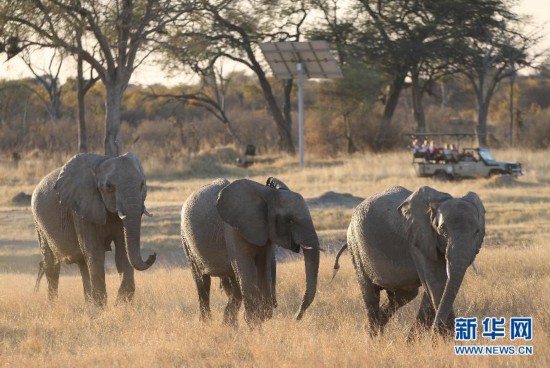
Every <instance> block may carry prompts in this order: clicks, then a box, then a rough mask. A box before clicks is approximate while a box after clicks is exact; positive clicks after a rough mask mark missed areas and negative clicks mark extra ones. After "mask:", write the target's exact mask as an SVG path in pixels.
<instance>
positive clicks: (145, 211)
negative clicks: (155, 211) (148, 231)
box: [143, 208, 153, 217]
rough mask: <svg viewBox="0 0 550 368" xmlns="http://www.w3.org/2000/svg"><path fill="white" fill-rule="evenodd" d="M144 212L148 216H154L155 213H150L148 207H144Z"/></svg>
mask: <svg viewBox="0 0 550 368" xmlns="http://www.w3.org/2000/svg"><path fill="white" fill-rule="evenodd" d="M143 214H144V215H145V216H147V217H153V215H152V214H150V213H149V211H147V208H144V209H143Z"/></svg>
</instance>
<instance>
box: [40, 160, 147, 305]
mask: <svg viewBox="0 0 550 368" xmlns="http://www.w3.org/2000/svg"><path fill="white" fill-rule="evenodd" d="M146 195H147V187H146V185H145V175H144V172H143V168H142V166H141V163H140V161H139V158H138V157H137V156H136V155H135V154H134V153H131V152H129V153H126V154H125V155H123V156H119V157H109V156H101V155H96V154H91V153H85V154H79V155H76V156H74V157H73V158H71V159H70V160H69V161H68V162H67V163H66V164H65V165H64V166H63V167H61V168H58V169H56V170H54V171H53V172H51V173H50V174H48V175H47V176H46V177H45V178H44V179H42V181H41V182H40V183H39V184H38V186H37V187H36V189H35V190H34V192H33V195H32V201H31V205H32V212H33V215H34V220H35V224H36V231H37V233H38V240H39V245H40V250H41V252H42V255H43V260H42V262H41V264H40V269H41V270H40V271H39V274H38V279H37V286H38V283H39V282H40V278H41V273H45V274H46V278H47V280H48V296H49V298H50V300H53V299H54V298H55V297H56V296H57V289H58V282H59V271H60V263H61V262H65V263H76V264H78V266H79V268H80V273H81V275H82V282H83V285H84V296H85V299H86V300H91V301H93V302H95V303H96V304H97V305H99V306H104V305H105V304H106V302H107V294H106V291H105V251H106V250H108V249H110V246H111V242H114V244H115V251H116V253H115V263H116V267H117V270H118V272H119V273H120V274H121V275H122V283H121V285H120V288H119V291H118V298H119V299H122V300H131V299H132V298H133V295H134V291H135V283H134V268H135V269H137V270H140V271H142V270H146V269H148V268H149V267H151V265H152V264H153V263H154V262H155V259H156V254H153V255H151V256H149V258H148V259H147V260H146V261H143V259H142V258H141V252H140V231H141V217H142V215H143V214H144V213H145V214H146V215H148V213H147V211H146V209H145V205H144V202H145V197H146Z"/></svg>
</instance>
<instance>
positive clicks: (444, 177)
mask: <svg viewBox="0 0 550 368" xmlns="http://www.w3.org/2000/svg"><path fill="white" fill-rule="evenodd" d="M434 179H435V180H437V181H450V180H452V179H453V177H452V176H451V175H449V174H447V173H446V172H445V171H437V172H436V173H435V174H434Z"/></svg>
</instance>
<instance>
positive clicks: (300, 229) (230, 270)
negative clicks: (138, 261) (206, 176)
mask: <svg viewBox="0 0 550 368" xmlns="http://www.w3.org/2000/svg"><path fill="white" fill-rule="evenodd" d="M181 235H182V242H183V248H184V250H185V253H186V254H187V259H188V261H189V263H190V266H191V271H192V274H193V278H194V280H195V283H196V285H197V291H198V293H199V303H200V310H201V319H202V320H206V319H209V318H210V279H211V276H218V277H221V278H222V286H223V288H224V290H225V292H226V293H227V295H228V296H229V302H228V304H227V307H226V309H225V313H224V323H226V324H228V325H236V322H237V320H236V318H237V313H238V311H239V308H240V305H241V301H242V300H243V299H244V307H245V320H246V322H247V323H248V324H249V326H255V325H258V324H260V323H261V322H262V321H264V320H266V319H269V318H271V316H272V313H273V308H274V306H275V304H276V302H275V261H274V260H275V259H274V247H275V244H277V245H279V246H281V247H284V248H287V249H291V250H293V251H295V252H299V251H300V249H302V250H303V252H304V261H305V268H306V291H305V295H304V297H303V300H302V304H301V306H300V310H299V312H298V315H297V319H301V318H302V315H303V313H304V311H305V310H306V309H307V308H308V306H309V305H310V304H311V302H312V301H313V298H314V297H315V293H316V289H317V273H318V269H319V239H318V237H317V233H316V232H315V228H314V227H313V221H312V220H311V215H310V213H309V209H308V207H307V205H306V202H305V201H304V198H302V196H301V195H300V194H298V193H295V192H293V191H291V190H289V189H288V187H287V186H286V185H284V183H282V182H280V181H278V180H277V179H274V178H270V179H269V180H268V185H262V184H259V183H256V182H253V181H251V180H247V179H241V180H236V181H234V182H233V183H230V182H229V181H227V180H225V179H218V180H216V181H214V182H213V183H212V184H209V185H206V186H204V187H202V188H201V189H199V190H198V191H196V192H194V193H193V194H191V196H189V198H187V200H186V201H185V203H184V204H183V208H182V211H181Z"/></svg>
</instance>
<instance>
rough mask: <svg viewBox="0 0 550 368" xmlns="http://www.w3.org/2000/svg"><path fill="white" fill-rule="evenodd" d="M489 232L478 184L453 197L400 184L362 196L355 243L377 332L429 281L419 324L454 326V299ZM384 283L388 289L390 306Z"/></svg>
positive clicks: (351, 232) (351, 241)
mask: <svg viewBox="0 0 550 368" xmlns="http://www.w3.org/2000/svg"><path fill="white" fill-rule="evenodd" d="M484 234H485V209H484V207H483V204H482V202H481V200H480V199H479V197H478V196H477V194H475V193H473V192H469V193H468V194H466V195H465V196H463V197H460V198H453V197H452V196H451V195H449V194H447V193H442V192H439V191H437V190H435V189H433V188H430V187H421V188H419V189H418V190H416V191H415V192H414V193H412V192H411V191H409V190H407V189H405V188H403V187H392V188H390V189H388V190H386V191H385V192H383V193H380V194H376V195H373V196H372V197H370V198H368V199H366V200H365V201H364V202H363V203H361V204H360V205H359V206H358V207H357V208H356V209H355V212H354V213H353V216H352V218H351V223H350V225H349V228H348V233H347V246H349V249H350V251H351V256H352V262H353V265H354V268H355V272H356V275H357V280H358V281H359V286H360V288H361V292H362V295H363V299H364V302H365V306H366V308H367V316H368V320H369V325H370V329H371V333H372V334H377V333H378V332H381V331H382V330H383V328H384V326H385V324H386V323H387V322H388V320H389V318H390V317H391V316H392V315H393V314H394V313H395V312H396V311H397V310H398V309H399V308H400V307H402V306H403V305H405V304H407V303H408V302H410V301H411V300H413V299H414V298H415V297H416V295H417V294H418V288H419V286H421V285H422V286H423V288H424V290H423V293H422V301H421V305H420V310H419V312H418V316H417V324H418V325H419V326H423V327H429V326H431V327H432V329H433V330H434V331H438V332H440V333H443V334H446V333H449V332H450V330H451V327H452V326H453V322H454V312H453V308H452V306H453V302H454V300H455V297H456V295H457V293H458V290H459V288H460V285H461V283H462V280H463V278H464V274H465V272H466V269H467V268H468V266H470V265H471V264H473V262H474V258H475V256H476V254H477V253H478V252H479V250H480V248H481V244H482V242H483V237H484ZM345 247H346V245H344V247H343V248H342V249H341V251H340V252H339V255H340V254H341V252H342V251H343V249H345ZM339 255H338V256H337V258H336V262H335V267H334V268H335V270H336V269H337V268H338V257H339ZM474 267H475V266H474ZM381 290H386V293H387V296H388V301H387V303H385V304H384V305H383V306H382V307H380V291H381Z"/></svg>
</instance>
